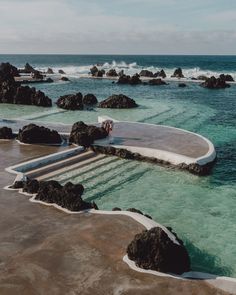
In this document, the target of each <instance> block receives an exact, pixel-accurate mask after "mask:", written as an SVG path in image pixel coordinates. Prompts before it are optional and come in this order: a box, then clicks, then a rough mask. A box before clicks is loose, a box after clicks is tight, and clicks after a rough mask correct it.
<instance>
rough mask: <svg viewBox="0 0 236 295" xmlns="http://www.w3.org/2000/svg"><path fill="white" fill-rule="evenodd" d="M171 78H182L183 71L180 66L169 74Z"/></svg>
mask: <svg viewBox="0 0 236 295" xmlns="http://www.w3.org/2000/svg"><path fill="white" fill-rule="evenodd" d="M171 77H172V78H184V75H183V72H182V69H181V68H178V69H176V70H175V71H174V74H173V75H172V76H171Z"/></svg>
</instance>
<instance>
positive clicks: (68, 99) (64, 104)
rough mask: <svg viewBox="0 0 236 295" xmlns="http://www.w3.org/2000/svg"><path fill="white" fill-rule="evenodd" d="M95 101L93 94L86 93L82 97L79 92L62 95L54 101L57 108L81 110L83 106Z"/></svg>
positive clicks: (91, 104)
mask: <svg viewBox="0 0 236 295" xmlns="http://www.w3.org/2000/svg"><path fill="white" fill-rule="evenodd" d="M97 103H98V100H97V98H96V96H95V95H94V94H92V93H88V94H86V95H85V96H84V97H83V95H82V93H80V92H78V93H76V94H67V95H63V96H61V97H60V98H59V99H58V100H57V102H56V104H57V106H58V107H59V108H62V109H66V110H71V111H74V110H83V109H84V107H85V106H93V105H95V104H97Z"/></svg>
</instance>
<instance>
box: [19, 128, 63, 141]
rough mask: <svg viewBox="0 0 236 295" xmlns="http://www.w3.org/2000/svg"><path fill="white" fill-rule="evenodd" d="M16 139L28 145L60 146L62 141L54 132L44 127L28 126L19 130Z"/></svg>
mask: <svg viewBox="0 0 236 295" xmlns="http://www.w3.org/2000/svg"><path fill="white" fill-rule="evenodd" d="M17 139H18V140H19V141H20V142H23V143H30V144H61V143H62V139H61V136H60V135H59V133H58V132H57V131H55V130H50V129H48V128H46V127H44V126H37V125H35V124H29V125H26V126H24V127H23V128H22V129H20V130H19V133H18V136H17Z"/></svg>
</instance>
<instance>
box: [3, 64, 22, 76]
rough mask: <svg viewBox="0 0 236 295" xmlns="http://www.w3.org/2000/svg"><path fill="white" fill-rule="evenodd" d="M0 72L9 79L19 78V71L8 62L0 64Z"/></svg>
mask: <svg viewBox="0 0 236 295" xmlns="http://www.w3.org/2000/svg"><path fill="white" fill-rule="evenodd" d="M0 72H1V73H5V74H7V75H10V76H11V77H19V70H18V69H17V68H16V67H14V66H13V65H11V64H10V63H9V62H6V63H1V64H0Z"/></svg>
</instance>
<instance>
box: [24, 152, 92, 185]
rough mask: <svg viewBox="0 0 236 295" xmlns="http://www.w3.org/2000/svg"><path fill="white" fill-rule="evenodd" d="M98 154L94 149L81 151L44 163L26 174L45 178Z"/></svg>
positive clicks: (31, 176)
mask: <svg viewBox="0 0 236 295" xmlns="http://www.w3.org/2000/svg"><path fill="white" fill-rule="evenodd" d="M96 156H97V154H96V153H94V152H93V151H85V152H80V153H79V154H76V155H74V156H70V157H69V158H65V159H62V160H59V161H55V162H53V163H50V164H48V165H44V166H42V167H40V168H36V169H33V170H30V171H27V172H26V173H25V174H26V176H28V177H30V178H37V179H40V180H41V179H45V178H46V177H47V176H48V175H57V174H58V173H61V171H65V167H66V171H67V170H68V169H69V168H70V167H72V169H73V167H74V166H76V165H78V164H79V163H80V164H81V163H84V162H85V161H86V160H88V159H91V158H92V159H94V158H95V157H96Z"/></svg>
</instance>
